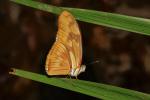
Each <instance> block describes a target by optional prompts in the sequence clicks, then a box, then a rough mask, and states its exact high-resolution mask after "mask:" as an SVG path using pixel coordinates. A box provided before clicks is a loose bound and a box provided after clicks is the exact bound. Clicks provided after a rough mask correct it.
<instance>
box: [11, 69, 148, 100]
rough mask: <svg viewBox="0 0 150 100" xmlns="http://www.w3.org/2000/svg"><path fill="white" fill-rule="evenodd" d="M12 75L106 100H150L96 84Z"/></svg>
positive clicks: (19, 72)
mask: <svg viewBox="0 0 150 100" xmlns="http://www.w3.org/2000/svg"><path fill="white" fill-rule="evenodd" d="M11 74H13V75H17V76H20V77H23V78H27V79H31V80H34V81H37V82H41V83H45V84H49V85H53V86H57V87H61V88H64V89H67V90H71V91H75V92H79V93H82V94H86V95H89V96H93V97H96V98H99V99H104V100H150V95H149V94H145V93H142V92H137V91H133V90H129V89H123V88H119V87H115V86H111V85H105V84H100V83H95V82H89V81H83V80H78V79H68V78H48V77H47V76H46V75H40V74H36V73H32V72H28V71H24V70H19V69H13V72H11Z"/></svg>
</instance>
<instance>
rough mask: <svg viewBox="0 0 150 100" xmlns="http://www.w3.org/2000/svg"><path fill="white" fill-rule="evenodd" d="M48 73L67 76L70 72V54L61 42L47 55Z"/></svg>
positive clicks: (56, 43)
mask: <svg viewBox="0 0 150 100" xmlns="http://www.w3.org/2000/svg"><path fill="white" fill-rule="evenodd" d="M46 72H47V74H48V75H67V74H69V72H70V64H69V57H68V52H67V49H66V48H65V46H64V45H63V44H62V43H61V42H58V41H57V42H55V43H54V45H53V46H52V49H51V50H50V52H49V54H48V55H47V59H46Z"/></svg>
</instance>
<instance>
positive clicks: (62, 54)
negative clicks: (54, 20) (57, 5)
mask: <svg viewBox="0 0 150 100" xmlns="http://www.w3.org/2000/svg"><path fill="white" fill-rule="evenodd" d="M81 61H82V39H81V33H80V30H79V27H78V24H77V22H76V20H75V18H74V17H73V16H72V15H71V14H70V13H69V12H68V11H63V12H62V13H61V14H60V16H59V19H58V32H57V36H56V41H55V43H54V44H53V46H52V48H51V50H50V51H49V53H48V55H47V59H46V68H45V69H46V72H47V74H48V75H70V76H75V77H77V76H78V75H79V74H80V73H81V72H84V71H85V68H86V67H85V65H82V66H81Z"/></svg>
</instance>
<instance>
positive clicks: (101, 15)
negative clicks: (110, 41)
mask: <svg viewBox="0 0 150 100" xmlns="http://www.w3.org/2000/svg"><path fill="white" fill-rule="evenodd" d="M11 1H13V2H16V3H19V4H22V5H26V6H29V7H33V8H36V9H40V10H43V11H47V12H51V13H54V14H60V13H61V12H62V11H63V10H68V11H70V12H71V13H72V14H73V15H74V16H75V18H76V19H78V20H80V21H84V22H88V23H93V24H97V25H103V26H108V27H112V28H117V29H122V30H126V31H130V32H136V33H140V34H144V35H150V20H149V19H144V18H138V17H132V16H125V15H120V14H114V13H107V12H101V11H94V10H86V9H78V8H67V7H56V6H52V5H48V4H44V3H40V2H36V1H32V0H11Z"/></svg>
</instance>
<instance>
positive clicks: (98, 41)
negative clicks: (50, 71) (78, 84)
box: [0, 0, 150, 100]
mask: <svg viewBox="0 0 150 100" xmlns="http://www.w3.org/2000/svg"><path fill="white" fill-rule="evenodd" d="M37 1H40V2H45V3H48V4H52V5H56V6H65V7H76V8H84V9H93V10H98V11H106V12H115V13H120V14H125V15H132V16H138V17H144V18H150V13H149V12H150V1H149V0H37ZM57 18H58V16H56V15H54V14H51V13H47V12H44V11H40V10H37V9H32V8H30V7H26V6H22V5H18V4H15V3H12V2H10V1H8V0H0V34H1V36H0V100H10V99H11V100H60V99H71V100H80V99H82V100H84V99H85V100H95V99H96V98H93V97H89V96H86V95H83V94H79V93H75V92H71V91H68V90H64V89H61V88H57V87H54V86H48V85H45V84H41V83H38V82H34V81H31V80H27V79H23V78H19V77H16V76H12V75H9V74H8V71H9V70H10V68H11V67H15V68H19V69H24V70H28V71H32V72H37V73H42V74H46V73H45V70H44V68H45V67H44V65H45V59H46V55H47V53H48V51H49V49H50V48H51V46H52V44H53V43H54V41H55V36H56V32H57ZM78 23H79V26H80V30H81V33H82V41H83V64H85V65H87V69H86V72H85V73H82V74H81V75H79V77H78V78H79V79H82V80H88V81H93V82H100V83H105V84H111V85H115V86H120V87H124V88H129V89H133V90H138V91H141V92H145V93H150V37H149V36H144V35H140V34H136V33H131V32H127V31H121V30H117V29H112V28H108V27H103V26H98V25H94V24H89V23H85V22H79V21H78ZM97 60H99V61H100V62H99V63H95V64H88V63H91V62H93V61H97Z"/></svg>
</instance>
